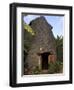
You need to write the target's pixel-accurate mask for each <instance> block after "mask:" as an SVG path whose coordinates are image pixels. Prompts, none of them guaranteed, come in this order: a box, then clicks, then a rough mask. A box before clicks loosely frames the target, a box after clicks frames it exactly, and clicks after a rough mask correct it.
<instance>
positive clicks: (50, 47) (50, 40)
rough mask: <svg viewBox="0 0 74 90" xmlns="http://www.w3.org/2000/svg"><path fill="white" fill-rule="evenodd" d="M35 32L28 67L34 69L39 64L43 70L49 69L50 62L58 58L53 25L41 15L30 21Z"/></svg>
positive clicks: (27, 60)
mask: <svg viewBox="0 0 74 90" xmlns="http://www.w3.org/2000/svg"><path fill="white" fill-rule="evenodd" d="M30 26H31V28H32V29H33V30H34V32H35V37H34V38H33V40H32V43H31V47H30V50H29V52H28V55H27V58H26V63H27V64H28V68H30V69H33V68H35V67H36V66H38V67H39V68H40V69H42V70H46V69H48V63H49V62H55V60H56V47H55V38H54V35H53V32H52V28H53V27H52V26H51V25H50V24H48V22H47V21H46V19H45V18H44V17H43V16H41V17H39V18H36V19H35V20H33V21H32V22H31V23H30Z"/></svg>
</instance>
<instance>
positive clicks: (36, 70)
mask: <svg viewBox="0 0 74 90" xmlns="http://www.w3.org/2000/svg"><path fill="white" fill-rule="evenodd" d="M40 72H41V70H40V69H39V67H38V66H36V67H35V68H34V69H33V72H32V73H33V74H40Z"/></svg>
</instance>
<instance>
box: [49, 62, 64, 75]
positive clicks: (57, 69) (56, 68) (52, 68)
mask: <svg viewBox="0 0 74 90" xmlns="http://www.w3.org/2000/svg"><path fill="white" fill-rule="evenodd" d="M62 69H63V63H61V62H60V61H56V62H55V63H52V62H50V63H49V67H48V73H49V74H53V73H61V71H62Z"/></svg>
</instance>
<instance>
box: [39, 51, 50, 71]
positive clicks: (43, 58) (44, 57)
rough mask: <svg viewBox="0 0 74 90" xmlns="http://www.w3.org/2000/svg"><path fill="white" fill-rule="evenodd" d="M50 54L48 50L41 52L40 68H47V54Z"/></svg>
mask: <svg viewBox="0 0 74 90" xmlns="http://www.w3.org/2000/svg"><path fill="white" fill-rule="evenodd" d="M49 55H50V52H44V53H42V54H41V65H42V70H47V69H48V56H49Z"/></svg>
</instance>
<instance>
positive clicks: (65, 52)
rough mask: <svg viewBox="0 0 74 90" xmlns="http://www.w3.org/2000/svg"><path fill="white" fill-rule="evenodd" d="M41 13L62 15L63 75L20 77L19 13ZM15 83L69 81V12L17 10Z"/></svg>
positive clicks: (32, 9) (40, 9)
mask: <svg viewBox="0 0 74 90" xmlns="http://www.w3.org/2000/svg"><path fill="white" fill-rule="evenodd" d="M22 12H24V13H38V14H39V13H43V14H47V13H48V14H60V15H61V14H63V15H64V31H63V35H64V40H63V43H64V44H63V45H64V46H63V60H64V62H63V73H62V74H47V75H46V74H45V75H24V76H21V70H22V69H21V67H22V66H21V65H22V60H21V58H22V55H21V53H22V50H21V46H22V45H21V42H22V41H21V40H22V39H21V38H22V36H21V35H22V34H21V33H22V30H21V27H22V25H21V24H22V20H21V13H22ZM16 16H17V19H16V20H17V24H16V25H17V61H16V64H17V70H16V71H17V72H16V73H17V83H32V82H52V81H65V80H69V10H62V9H61V10H60V9H57V10H56V9H42V8H27V7H25V8H23V7H18V8H17V15H16Z"/></svg>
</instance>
